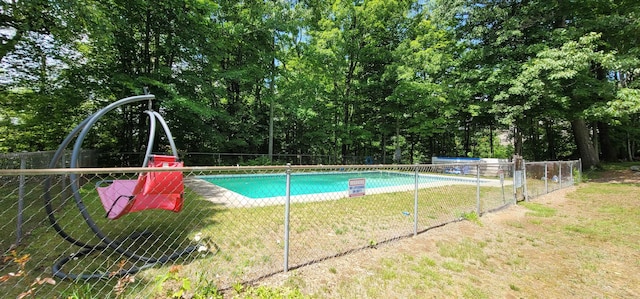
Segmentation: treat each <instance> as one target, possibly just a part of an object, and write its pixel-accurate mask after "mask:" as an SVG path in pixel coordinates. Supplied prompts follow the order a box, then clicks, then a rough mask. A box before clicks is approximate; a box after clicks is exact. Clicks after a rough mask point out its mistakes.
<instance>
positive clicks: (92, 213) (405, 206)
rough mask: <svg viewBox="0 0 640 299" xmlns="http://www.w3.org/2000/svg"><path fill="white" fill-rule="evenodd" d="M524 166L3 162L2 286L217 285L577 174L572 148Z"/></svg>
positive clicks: (26, 289) (49, 289) (159, 292)
mask: <svg viewBox="0 0 640 299" xmlns="http://www.w3.org/2000/svg"><path fill="white" fill-rule="evenodd" d="M524 165H525V167H524V169H522V171H520V170H518V169H516V167H515V164H514V163H497V164H488V163H484V164H481V163H476V164H437V165H375V166H373V165H351V166H349V165H340V166H322V165H318V166H290V165H289V166H260V167H242V166H237V167H174V168H172V169H171V170H170V171H169V170H167V168H163V167H158V168H107V169H103V168H100V169H98V168H82V169H41V170H37V169H26V170H20V169H17V170H15V169H14V170H6V169H4V170H1V169H0V189H1V191H2V195H0V203H1V204H2V207H3V209H2V210H0V217H1V218H2V219H3V220H4V221H3V223H2V224H0V232H1V233H0V242H2V243H1V244H0V248H2V254H3V258H2V264H1V266H0V289H1V291H2V292H3V293H4V294H5V296H6V297H9V298H15V297H26V296H32V297H35V298H52V297H56V298H68V297H75V298H89V297H92V298H93V297H95V298H114V297H118V296H122V297H137V298H154V297H156V298H165V297H183V298H192V297H194V296H195V295H196V294H200V295H207V294H213V292H217V291H223V292H224V291H225V290H231V289H233V287H234V286H235V285H237V284H238V283H251V282H254V281H258V280H260V279H261V278H264V277H267V276H269V275H273V274H275V273H279V272H282V271H288V270H291V269H295V268H298V267H303V266H305V265H308V264H312V263H315V262H318V261H321V260H324V259H329V258H333V257H336V256H341V255H345V254H348V253H351V252H354V251H359V250H365V249H367V248H372V247H376V246H380V245H381V244H383V243H387V242H392V241H394V240H397V239H400V238H404V237H410V236H413V235H416V234H419V233H422V232H425V231H427V230H429V229H431V228H434V227H439V226H442V225H445V224H447V223H450V222H454V221H460V220H462V219H465V218H467V217H471V216H473V214H474V213H475V214H479V215H482V214H484V213H488V212H491V211H495V210H498V209H501V208H504V207H507V206H509V205H512V204H514V203H515V202H516V200H518V194H523V195H524V196H525V198H527V197H528V198H532V197H534V196H538V195H541V194H543V193H546V192H552V191H554V190H557V189H559V188H564V187H568V186H570V185H572V184H574V183H575V182H577V181H578V180H579V173H580V163H579V161H569V162H540V163H537V162H536V163H525V164H524ZM519 174H522V177H521V178H517V177H515V179H514V175H516V176H517V175H519ZM556 176H557V180H555V179H554V177H556ZM543 178H544V179H543ZM157 201H163V202H169V203H168V204H166V205H159V204H156V202H157ZM148 208H154V209H148ZM160 208H161V209H160ZM134 211H136V212H134ZM112 218H114V219H112Z"/></svg>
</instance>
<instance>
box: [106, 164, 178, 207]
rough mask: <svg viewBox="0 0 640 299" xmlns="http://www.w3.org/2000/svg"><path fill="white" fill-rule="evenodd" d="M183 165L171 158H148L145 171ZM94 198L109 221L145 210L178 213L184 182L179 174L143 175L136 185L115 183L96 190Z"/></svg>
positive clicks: (165, 172) (170, 172)
mask: <svg viewBox="0 0 640 299" xmlns="http://www.w3.org/2000/svg"><path fill="white" fill-rule="evenodd" d="M183 165H184V163H183V162H178V161H176V157H174V156H152V157H151V159H150V161H149V165H148V167H152V168H157V167H161V168H172V167H182V166H183ZM133 182H135V184H133ZM98 194H99V195H100V199H101V201H102V205H103V206H104V208H105V211H107V212H108V215H107V218H109V219H117V218H119V217H121V216H123V215H125V214H127V213H133V212H138V211H143V210H149V209H162V210H168V211H173V212H179V211H180V210H182V206H183V202H184V180H183V175H182V172H180V171H163V172H147V173H143V174H141V175H140V176H139V177H138V180H137V181H133V180H117V181H114V182H113V183H112V184H111V185H109V186H107V187H98ZM121 196H125V197H126V196H129V197H131V196H133V197H132V198H131V199H129V197H127V198H125V197H121ZM114 203H115V204H114ZM109 210H111V211H109Z"/></svg>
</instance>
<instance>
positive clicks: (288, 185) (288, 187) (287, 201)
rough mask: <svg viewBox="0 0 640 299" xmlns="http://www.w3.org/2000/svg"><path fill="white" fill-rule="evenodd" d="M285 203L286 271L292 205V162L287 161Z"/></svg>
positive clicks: (286, 269) (287, 266)
mask: <svg viewBox="0 0 640 299" xmlns="http://www.w3.org/2000/svg"><path fill="white" fill-rule="evenodd" d="M285 173H286V177H287V183H286V186H285V204H284V272H287V271H289V211H290V206H291V163H287V170H286V172H285Z"/></svg>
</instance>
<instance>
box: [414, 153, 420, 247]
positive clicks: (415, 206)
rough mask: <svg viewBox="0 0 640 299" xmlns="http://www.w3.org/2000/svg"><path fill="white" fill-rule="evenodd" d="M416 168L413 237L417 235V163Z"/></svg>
mask: <svg viewBox="0 0 640 299" xmlns="http://www.w3.org/2000/svg"><path fill="white" fill-rule="evenodd" d="M415 167H416V171H415V172H416V178H415V179H416V188H415V191H414V195H413V236H417V235H418V184H419V182H418V181H419V175H418V163H416V165H415Z"/></svg>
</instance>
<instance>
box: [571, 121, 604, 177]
mask: <svg viewBox="0 0 640 299" xmlns="http://www.w3.org/2000/svg"><path fill="white" fill-rule="evenodd" d="M571 128H572V129H573V136H574V138H575V141H576V146H577V147H578V152H579V153H580V158H582V167H583V168H584V169H589V168H592V167H595V166H598V164H600V159H598V153H596V150H595V147H594V146H593V143H592V142H591V138H590V137H589V129H588V128H587V124H586V122H585V121H584V119H582V118H578V119H576V120H573V121H571Z"/></svg>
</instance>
